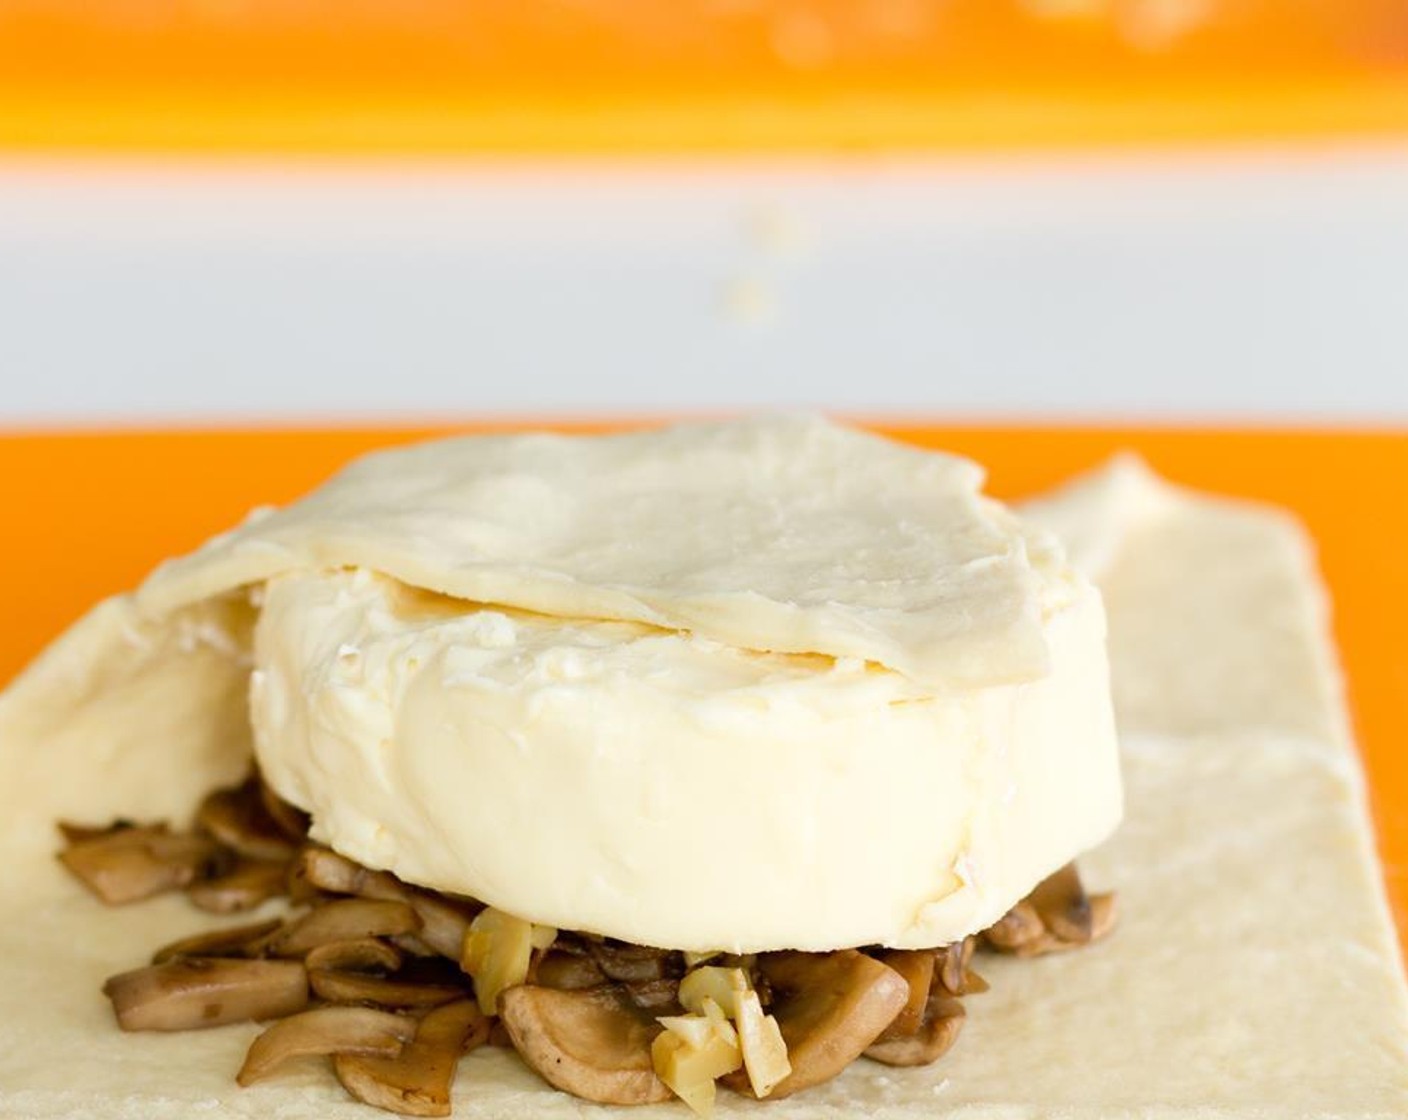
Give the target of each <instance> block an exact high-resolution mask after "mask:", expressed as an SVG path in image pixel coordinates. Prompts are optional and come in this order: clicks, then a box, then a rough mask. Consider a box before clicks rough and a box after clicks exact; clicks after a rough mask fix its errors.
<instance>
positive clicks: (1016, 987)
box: [0, 466, 1408, 1120]
mask: <svg viewBox="0 0 1408 1120" xmlns="http://www.w3.org/2000/svg"><path fill="white" fill-rule="evenodd" d="M1130 469H1133V468H1129V467H1127V466H1126V467H1121V468H1117V469H1116V471H1115V472H1114V473H1113V474H1106V475H1103V476H1100V477H1097V478H1095V479H1092V480H1089V481H1087V482H1086V483H1084V484H1081V485H1078V486H1077V487H1076V488H1074V489H1073V490H1072V491H1071V492H1070V493H1068V494H1065V495H1060V496H1057V497H1056V498H1054V499H1052V500H1049V501H1048V502H1047V503H1045V505H1044V507H1043V508H1042V509H1040V510H1038V511H1036V512H1037V515H1038V516H1040V517H1043V518H1044V519H1045V520H1046V521H1047V522H1048V523H1049V524H1052V525H1056V524H1058V523H1059V524H1060V526H1061V529H1062V531H1063V532H1065V533H1066V534H1068V535H1069V537H1070V539H1071V541H1072V546H1073V550H1074V551H1075V552H1076V553H1077V555H1078V556H1083V557H1084V559H1085V561H1086V562H1087V563H1089V564H1090V566H1091V567H1092V569H1093V570H1095V572H1096V574H1097V575H1098V576H1099V578H1100V579H1101V581H1102V583H1103V585H1104V587H1105V588H1106V592H1107V596H1108V603H1109V611H1110V618H1111V627H1112V649H1113V654H1114V671H1115V683H1116V690H1117V698H1118V702H1119V705H1120V716H1121V719H1122V722H1123V724H1124V727H1125V736H1124V741H1123V749H1124V760H1125V767H1126V783H1127V789H1128V797H1129V805H1128V812H1127V818H1126V823H1125V825H1124V826H1123V827H1122V829H1121V830H1120V832H1119V833H1118V834H1117V836H1116V837H1115V839H1113V840H1112V841H1111V842H1109V843H1108V844H1107V845H1105V846H1104V847H1103V848H1102V849H1101V850H1099V851H1098V852H1096V853H1093V854H1092V855H1091V856H1089V857H1088V858H1087V859H1085V860H1083V866H1084V867H1085V868H1086V869H1087V877H1088V878H1089V879H1090V880H1091V881H1092V883H1093V884H1094V885H1095V886H1097V887H1114V888H1117V889H1118V890H1119V892H1120V896H1121V903H1122V908H1123V913H1124V918H1123V922H1122V925H1121V927H1120V928H1119V930H1118V931H1117V933H1116V934H1115V935H1114V936H1113V937H1112V938H1111V939H1110V940H1109V941H1108V942H1106V943H1104V944H1102V945H1099V946H1097V947H1095V948H1093V949H1090V950H1087V951H1084V952H1079V953H1075V954H1072V955H1070V956H1067V957H1061V958H1050V959H1045V960H1040V961H1035V962H1021V961H1009V960H998V959H993V958H990V957H984V958H982V959H981V961H980V968H981V970H982V971H983V972H984V974H985V975H986V976H987V977H988V978H989V979H990V980H991V981H992V984H993V988H992V991H991V992H990V993H988V994H986V995H982V996H976V997H973V998H972V999H971V1000H969V1001H968V1006H969V1023H968V1026H967V1028H966V1030H965V1032H964V1034H963V1036H962V1037H961V1039H960V1040H959V1043H958V1045H957V1047H956V1048H955V1050H954V1051H953V1052H952V1053H951V1054H950V1055H949V1056H948V1057H946V1058H945V1059H944V1060H943V1061H942V1062H940V1063H939V1064H938V1065H936V1066H934V1067H931V1068H928V1069H921V1070H908V1071H906V1070H892V1069H887V1068H884V1067H881V1066H877V1065H873V1064H870V1063H866V1062H861V1063H858V1064H857V1065H856V1066H854V1067H853V1068H852V1069H851V1070H849V1071H848V1072H847V1073H846V1075H844V1076H843V1077H841V1078H839V1079H838V1080H836V1081H835V1082H833V1083H831V1084H829V1085H827V1086H824V1087H821V1088H819V1089H817V1090H813V1091H811V1092H809V1093H807V1094H804V1095H802V1096H800V1097H797V1098H793V1099H791V1100H789V1101H786V1102H778V1103H775V1104H766V1103H765V1104H749V1103H747V1102H743V1101H741V1100H739V1099H737V1098H733V1097H727V1098H721V1100H723V1108H722V1109H721V1110H720V1111H721V1113H722V1114H724V1115H729V1114H735V1113H743V1112H753V1111H757V1112H758V1113H759V1115H761V1116H770V1117H775V1118H776V1120H790V1118H802V1117H841V1116H853V1115H858V1114H862V1113H865V1114H869V1115H875V1116H882V1117H895V1118H905V1120H910V1118H918V1117H923V1116H950V1117H958V1118H962V1120H1067V1118H1069V1120H1097V1118H1100V1120H1116V1118H1119V1120H1125V1118H1128V1120H1133V1118H1135V1117H1141V1118H1154V1120H1158V1118H1165V1117H1167V1118H1169V1120H1175V1118H1176V1120H1194V1118H1209V1120H1211V1118H1226V1120H1234V1118H1235V1120H1253V1118H1257V1120H1283V1118H1284V1120H1292V1118H1301V1117H1326V1118H1330V1117H1334V1118H1343V1120H1350V1118H1358V1120H1368V1118H1375V1120H1379V1118H1382V1120H1388V1118H1389V1117H1402V1116H1404V1115H1408V1056H1406V1055H1405V1045H1408V1013H1406V1009H1408V1002H1405V998H1404V982H1403V974H1402V968H1401V964H1400V958H1399V955H1398V951H1397V947H1396V945H1395V943H1394V940H1393V935H1392V929H1391V926H1390V922H1389V918H1388V913H1387V909H1386V906H1385V902H1384V899H1383V894H1382V889H1381V886H1380V883H1379V876H1378V869H1377V866H1376V863H1375V860H1374V857H1373V853H1372V848H1371V842H1370V834H1369V829H1368V818H1367V812H1366V809H1365V805H1364V800H1363V791H1362V789H1361V777H1360V770H1359V765H1358V761H1357V758H1356V756H1355V755H1354V753H1353V751H1352V749H1351V748H1350V745H1349V744H1348V741H1347V739H1346V737H1345V732H1344V717H1343V712H1342V708H1341V705H1340V701H1339V690H1338V684H1337V681H1336V678H1335V675H1334V672H1333V670H1332V658H1331V654H1330V651H1329V649H1328V646H1327V639H1326V629H1325V625H1324V604H1323V602H1322V599H1321V593H1320V591H1319V589H1318V588H1319V585H1318V581H1317V580H1316V578H1315V575H1314V570H1313V566H1312V564H1311V562H1310V557H1309V553H1308V550H1307V548H1306V544H1305V541H1304V539H1303V537H1302V535H1301V534H1300V532H1299V530H1298V529H1297V528H1296V527H1295V525H1294V524H1293V523H1292V522H1290V521H1289V520H1287V519H1286V518H1285V517H1284V516H1282V515H1280V514H1277V513H1274V512H1270V511H1265V510H1260V509H1256V508H1253V507H1244V506H1239V505H1236V504H1232V503H1223V502H1214V501H1211V500H1206V499H1201V498H1195V497H1192V496H1188V495H1183V494H1180V493H1178V492H1175V491H1172V490H1169V489H1167V488H1165V487H1163V486H1161V485H1160V484H1158V483H1156V482H1155V481H1154V480H1152V479H1149V478H1148V477H1147V476H1143V475H1139V476H1138V477H1131V476H1129V474H1128V471H1129V470H1130ZM1114 491H1119V492H1118V493H1115V492H1114ZM1082 542H1084V543H1082ZM1087 546H1089V547H1087ZM1195 562H1196V564H1197V567H1196V569H1194V570H1192V571H1190V570H1189V568H1188V567H1187V565H1189V564H1190V563H1195ZM203 609H208V610H215V611H217V614H218V617H214V618H212V617H205V616H199V617H195V618H192V619H191V620H190V622H189V623H188V624H186V627H185V629H184V630H183V631H182V632H181V633H180V634H179V635H177V636H175V637H172V636H170V635H167V636H166V637H164V638H162V639H161V640H156V638H157V637H160V636H159V635H158V636H153V635H150V634H146V635H145V637H146V638H147V639H148V640H147V645H146V646H145V647H141V648H142V650H143V652H142V653H141V656H134V655H130V654H129V658H130V664H128V665H126V666H125V669H124V672H125V679H126V685H125V687H124V688H122V689H120V690H119V691H118V692H116V693H113V694H111V695H110V696H109V698H108V699H107V700H106V701H104V702H103V703H101V704H97V705H95V706H93V707H92V708H90V710H89V711H88V713H87V714H86V715H85V717H84V718H86V719H91V720H94V721H105V720H114V719H116V720H121V719H139V718H140V719H149V718H153V713H154V712H156V713H160V719H161V720H162V721H163V724H164V726H165V730H166V734H165V735H164V736H163V735H155V736H153V735H146V736H145V737H144V736H143V735H141V734H140V733H139V732H138V730H137V728H136V727H133V729H132V731H131V733H130V734H128V735H127V737H126V739H125V740H124V742H125V744H126V745H127V748H130V749H123V750H119V751H118V752H116V753H112V748H111V747H110V746H108V747H105V748H104V757H103V758H102V759H97V760H95V759H92V758H90V757H87V756H85V749H84V748H85V740H84V738H83V737H82V736H81V735H72V736H70V735H67V734H65V733H63V732H62V730H61V725H62V723H63V720H62V719H61V718H59V716H58V715H57V714H56V712H58V711H60V710H61V708H62V706H63V705H74V704H77V703H79V702H81V701H82V699H83V698H84V696H85V691H84V689H85V685H86V684H87V683H91V676H90V672H89V669H88V668H87V666H88V664H89V660H90V659H89V658H88V657H87V656H86V655H87V654H91V653H93V652H94V651H97V652H98V653H99V654H100V655H102V656H113V654H112V653H111V649H112V648H116V647H114V635H116V634H117V633H119V632H120V631H122V629H123V628H124V627H127V626H129V625H133V624H137V625H140V620H137V621H136V622H135V623H134V619H133V618H132V617H130V615H129V612H130V610H131V608H130V604H128V603H127V602H126V601H125V600H119V601H117V603H116V605H113V604H109V605H106V606H104V607H102V608H100V609H99V611H98V612H97V613H96V614H95V615H94V616H90V617H89V619H87V620H85V621H84V622H82V623H80V624H79V627H78V628H77V629H76V630H75V631H72V632H70V634H69V635H68V636H66V637H65V638H64V639H62V640H61V643H60V644H59V645H58V646H57V647H55V648H54V649H52V650H51V651H50V652H49V653H48V654H47V655H46V657H45V659H44V660H43V661H42V662H41V663H40V664H39V665H37V666H36V667H35V669H34V670H32V671H31V672H30V673H29V674H27V675H26V676H25V677H24V678H23V679H22V680H21V681H20V682H19V683H18V685H17V686H16V687H15V688H13V689H12V690H11V691H10V692H8V693H6V694H4V695H3V696H0V821H3V822H4V824H3V825H0V828H3V830H4V831H3V833H0V837H3V839H0V844H3V848H4V850H5V853H6V860H5V875H4V878H3V879H0V909H3V911H4V913H5V918H6V919H7V920H5V921H4V922H0V1116H3V1117H7V1118H9V1117H14V1118H19V1117H32V1118H42V1117H65V1118H76V1117H92V1118H93V1120H166V1118H172V1120H175V1118H177V1117H180V1118H185V1117H192V1116H209V1117H216V1118H218V1117H222V1116H228V1117H236V1116H249V1117H254V1116H259V1117H273V1118H280V1120H313V1118H316V1117H325V1118H328V1120H338V1118H341V1117H353V1116H356V1117H364V1118H366V1120H371V1118H372V1117H375V1116H378V1115H383V1114H381V1113H377V1112H375V1111H373V1110H370V1109H367V1108H364V1107H362V1106H359V1105H356V1104H353V1103H351V1102H349V1101H348V1100H347V1099H346V1098H345V1097H344V1095H343V1094H342V1092H341V1090H340V1089H339V1088H338V1087H337V1086H336V1085H335V1083H334V1082H333V1081H332V1079H331V1077H330V1075H329V1074H328V1073H327V1072H326V1071H325V1068H324V1067H322V1066H319V1065H313V1064H310V1065H308V1066H306V1067H303V1068H301V1069H299V1070H297V1071H294V1072H291V1073H290V1074H289V1075H288V1076H285V1077H281V1078H279V1079H278V1080H277V1081H274V1082H272V1083H270V1084H268V1085H265V1086H260V1087H256V1088H253V1089H249V1090H240V1089H237V1088H236V1087H235V1086H234V1083H233V1080H232V1076H233V1072H234V1070H235V1069H236V1068H238V1065H239V1063H240V1060H241V1057H242V1054H243V1050H244V1048H245V1046H246V1045H247V1044H248V1041H249V1039H250V1038H251V1037H252V1036H253V1034H254V1033H255V1028H253V1027H230V1028H223V1029H219V1030H214V1031H208V1032H204V1033H197V1034H183V1035H174V1036H165V1037H163V1036H157V1035H124V1034H122V1033H121V1032H119V1031H117V1030H116V1028H115V1027H114V1025H113V1023H112V1019H111V1013H110V1010H109V1008H108V1006H107V1003H106V1001H105V1000H104V999H103V998H102V996H101V995H100V994H99V991H98V989H99V986H100V984H101V982H102V980H103V978H104V977H105V976H106V975H108V974H110V973H111V972H114V971H117V970H120V969H124V968H128V967H133V966H135V965H136V964H139V963H141V962H142V961H143V960H144V959H145V958H146V957H147V955H148V954H149V953H150V951H151V949H152V948H153V947H154V946H156V945H158V944H160V943H162V942H164V941H167V940H170V939H172V938H174V937H176V936H179V935H181V934H184V933H187V932H190V931H192V930H193V929H195V928H197V927H199V926H201V925H203V924H209V923H208V922H207V920H206V919H203V918H202V917H200V916H199V915H197V914H196V913H195V912H194V911H193V910H191V909H190V908H189V907H188V906H187V904H186V903H185V902H184V900H182V899H179V898H171V899H163V900H159V901H157V902H155V903H151V904H147V905H140V906H136V907H132V908H127V909H120V910H109V909H106V908H104V907H102V906H100V905H99V904H98V903H96V902H94V901H93V900H91V899H90V898H89V897H88V896H87V895H86V894H85V893H84V892H83V891H82V890H81V888H79V887H78V886H76V885H75V884H74V883H72V882H70V881H69V880H68V879H67V878H66V877H65V876H64V875H63V874H61V873H60V871H59V870H58V868H57V867H56V865H55V863H54V861H53V858H52V851H53V847H54V844H53V838H52V835H51V834H50V832H49V822H50V821H51V820H52V818H53V817H55V816H56V815H59V814H61V813H69V814H83V815H88V816H99V815H104V814H107V813H113V814H115V813H126V814H130V815H136V816H143V815H150V814H171V813H176V812H178V811H179V810H180V809H181V808H184V807H185V805H187V804H188V803H189V799H190V798H191V797H193V796H194V795H195V792H196V791H197V790H199V789H201V788H202V787H204V786H205V785H207V784H208V783H210V782H213V781H218V780H224V779H225V778H227V777H228V776H229V774H230V771H231V768H232V767H233V768H234V769H238V766H239V762H240V761H241V755H240V752H241V751H242V750H243V749H245V745H244V744H242V743H240V742H238V741H228V742H226V741H219V740H217V739H215V738H213V737H212V732H210V730H209V729H208V727H207V728H205V729H201V728H200V727H198V726H196V724H197V723H198V722H199V721H195V720H194V719H193V718H192V717H193V713H194V710H195V706H196V702H197V700H198V699H209V700H210V701H211V702H213V703H216V704H222V703H225V704H228V703H231V702H232V701H231V700H230V690H231V688H232V687H234V686H232V685H231V683H230V682H231V681H238V680H239V679H241V676H242V673H243V672H244V669H243V668H242V667H241V663H240V656H239V643H238V640H237V639H238V637H239V633H240V631H239V627H240V626H241V625H245V624H247V619H243V618H242V613H243V612H242V610H241V608H240V607H239V605H238V603H225V604H217V605H216V606H214V607H212V608H203ZM232 639H236V640H232ZM103 650H108V651H109V652H108V653H102V651H103ZM193 653H194V654H195V656H194V658H193V657H192V654H193ZM176 664H180V665H182V666H185V668H184V669H180V670H173V668H172V666H173V665H176ZM171 672H179V673H180V674H181V675H180V676H179V678H173V677H170V676H168V675H167V674H169V673H171ZM153 680H167V681H171V682H172V684H171V685H170V686H169V691H161V690H158V689H157V688H156V687H155V686H153V685H152V684H151V682H152V681H153ZM236 692H237V689H236ZM99 738H100V739H101V737H99ZM92 741H99V739H94V740H92ZM101 741H103V742H105V743H110V742H111V740H110V739H101ZM41 759H42V761H40V760H41ZM95 764H96V765H98V766H99V774H100V777H98V778H95V777H94V775H93V767H94V765H95ZM608 1114H610V1115H618V1116H619V1115H624V1113H621V1112H620V1111H619V1110H611V1109H598V1108H594V1107H592V1106H587V1105H583V1104H582V1103H581V1102H578V1101H575V1100H573V1099H571V1098H569V1097H566V1096H563V1095H561V1094H558V1093H555V1092H553V1091H552V1090H549V1089H547V1088H546V1087H544V1086H543V1085H542V1084H541V1083H540V1082H539V1081H538V1080H537V1079H536V1078H535V1077H534V1075H532V1074H531V1073H530V1072H528V1071H527V1070H526V1069H525V1068H524V1067H522V1066H521V1065H520V1064H519V1063H518V1062H517V1061H516V1059H514V1058H512V1057H511V1056H510V1055H507V1054H503V1053H491V1052H487V1051H481V1052H478V1053H476V1054H474V1055H472V1056H471V1057H470V1058H469V1059H467V1060H466V1061H465V1063H464V1064H463V1066H462V1069H461V1073H460V1077H459V1079H458V1083H457V1088H456V1115H457V1116H462V1117H484V1118H502V1120H508V1118H518V1117H523V1118H528V1117H557V1116H560V1117H573V1116H596V1115H600V1116H603V1117H604V1116H606V1115H608ZM630 1115H632V1116H639V1117H641V1120H649V1118H652V1117H655V1116H661V1117H665V1116H668V1117H672V1118H674V1120H681V1118H682V1117H684V1116H686V1115H687V1113H686V1111H685V1110H684V1108H683V1106H682V1105H671V1106H662V1107H659V1108H653V1109H649V1110H632V1112H631V1113H630Z"/></svg>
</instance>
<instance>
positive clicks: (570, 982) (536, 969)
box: [528, 949, 606, 992]
mask: <svg viewBox="0 0 1408 1120" xmlns="http://www.w3.org/2000/svg"><path fill="white" fill-rule="evenodd" d="M528 978H529V981H530V982H531V983H534V984H539V985H541V986H542V987H544V988H557V989H559V990H561V991H568V992H573V991H577V990H579V989H581V988H595V987H597V986H598V985H599V984H604V983H606V976H605V974H604V973H603V972H602V971H601V969H600V968H599V967H597V963H596V961H594V960H592V959H591V957H588V956H585V955H581V954H578V953H570V952H559V951H558V950H556V949H549V950H548V951H547V952H546V953H544V954H543V955H542V956H541V957H540V958H539V959H537V960H536V961H534V963H533V965H532V966H531V968H530V970H529V973H528Z"/></svg>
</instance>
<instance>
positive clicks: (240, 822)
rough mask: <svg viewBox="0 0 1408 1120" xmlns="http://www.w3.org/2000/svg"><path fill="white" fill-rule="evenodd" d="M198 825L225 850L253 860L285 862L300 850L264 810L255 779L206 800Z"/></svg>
mask: <svg viewBox="0 0 1408 1120" xmlns="http://www.w3.org/2000/svg"><path fill="white" fill-rule="evenodd" d="M196 823H197V824H198V825H200V827H201V828H203V829H205V830H206V831H207V832H209V833H210V834H211V835H212V836H214V837H215V839H217V840H218V841H220V843H222V844H223V845H225V847H227V848H229V849H230V850H231V851H234V852H238V853H239V854H240V855H242V856H247V857H249V858H250V859H263V860H271V861H275V862H282V861H283V860H287V859H289V858H290V857H291V856H292V855H293V854H294V851H295V850H296V845H295V844H294V842H293V841H292V840H290V839H289V838H288V837H287V836H286V835H285V834H284V832H283V830H282V829H281V828H280V827H279V825H278V824H277V822H275V821H274V819H273V818H272V817H270V816H269V813H268V811H267V810H266V809H265V808H264V803H263V801H262V800H261V799H260V796H259V782H258V780H257V779H254V778H251V779H250V780H249V781H247V782H245V783H244V784H243V785H241V786H236V787H233V788H231V789H217V790H216V791H215V792H214V793H212V794H210V795H209V796H208V797H206V799H205V800H204V801H202V802H201V805H200V808H199V809H198V810H197V811H196Z"/></svg>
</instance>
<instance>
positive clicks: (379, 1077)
mask: <svg viewBox="0 0 1408 1120" xmlns="http://www.w3.org/2000/svg"><path fill="white" fill-rule="evenodd" d="M488 1038H489V1020H488V1019H487V1018H486V1017H485V1016H484V1015H483V1014H482V1013H481V1012H480V1010H479V1005H478V1004H477V1003H476V1002H475V1001H474V1000H472V999H467V1000H459V1001H457V1002H455V1003H449V1004H446V1005H445V1006H444V1007H437V1008H436V1009H435V1010H434V1011H430V1012H427V1013H426V1015H425V1017H424V1018H422V1019H421V1021H420V1025H419V1026H418V1027H417V1028H416V1034H415V1037H414V1038H413V1039H412V1040H411V1041H410V1042H408V1043H407V1044H406V1045H405V1047H404V1048H403V1049H402V1050H401V1053H400V1054H399V1055H398V1056H397V1057H395V1058H367V1057H360V1056H357V1055H353V1054H339V1055H338V1056H337V1057H335V1058H334V1059H333V1069H334V1070H335V1071H336V1072H337V1079H338V1080H339V1081H341V1082H342V1087H343V1088H344V1089H346V1090H347V1091H348V1092H349V1093H350V1094H351V1095H352V1096H354V1097H356V1098H357V1100H359V1101H362V1102H363V1103H365V1104H369V1105H373V1106H375V1107H376V1108H384V1109H386V1110H387V1111H388V1112H397V1113H400V1114H401V1115H403V1116H448V1115H450V1086H451V1085H452V1084H453V1082H454V1079H455V1069H456V1068H457V1067H458V1065H459V1061H460V1057H461V1056H462V1055H464V1054H466V1053H468V1052H469V1051H470V1050H473V1049H474V1048H475V1047H476V1046H480V1045H482V1044H483V1043H484V1042H485V1041H487V1040H488Z"/></svg>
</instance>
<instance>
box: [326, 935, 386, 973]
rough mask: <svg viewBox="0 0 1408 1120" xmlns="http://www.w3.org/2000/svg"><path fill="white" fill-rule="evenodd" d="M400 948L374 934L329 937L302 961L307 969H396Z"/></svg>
mask: <svg viewBox="0 0 1408 1120" xmlns="http://www.w3.org/2000/svg"><path fill="white" fill-rule="evenodd" d="M404 959H405V958H404V956H403V955H402V953H401V950H399V949H398V948H396V946H394V945H390V944H388V943H387V942H385V941H382V940H380V939H379V938H375V937H354V938H352V939H350V940H348V941H329V942H328V943H327V944H326V945H319V946H318V947H317V948H315V949H309V950H308V955H307V956H306V957H304V958H303V963H304V964H305V965H307V966H308V971H309V972H314V971H316V970H318V969H335V970H336V971H338V972H395V971H396V970H397V969H398V968H400V967H401V962H402V961H403V960H404Z"/></svg>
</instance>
